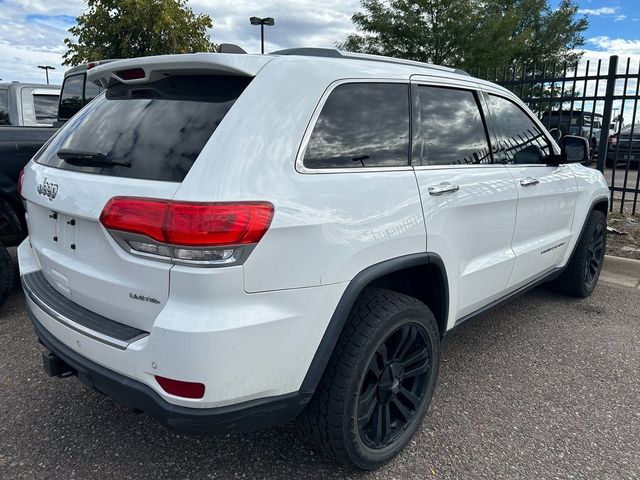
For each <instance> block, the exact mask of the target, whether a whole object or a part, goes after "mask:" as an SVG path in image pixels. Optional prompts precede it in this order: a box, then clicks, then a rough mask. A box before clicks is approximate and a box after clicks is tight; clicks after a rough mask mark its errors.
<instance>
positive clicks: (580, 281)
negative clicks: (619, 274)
mask: <svg viewBox="0 0 640 480" xmlns="http://www.w3.org/2000/svg"><path fill="white" fill-rule="evenodd" d="M606 248H607V218H606V216H605V214H604V213H602V212H601V211H599V210H594V211H593V212H591V214H590V215H589V218H588V219H587V224H586V225H585V227H584V231H583V233H582V236H581V237H580V240H579V241H578V245H577V246H576V250H575V252H574V253H573V257H572V258H571V260H570V261H569V264H568V265H567V268H566V269H565V270H564V272H562V275H561V276H560V277H559V278H558V279H556V280H555V281H554V284H553V285H554V287H555V288H554V289H555V290H557V291H559V292H561V293H564V294H566V295H570V296H572V297H577V298H585V297H588V296H589V295H591V293H592V292H593V289H594V288H595V287H596V284H597V283H598V278H599V277H600V271H601V270H602V264H603V263H604V254H605V251H606Z"/></svg>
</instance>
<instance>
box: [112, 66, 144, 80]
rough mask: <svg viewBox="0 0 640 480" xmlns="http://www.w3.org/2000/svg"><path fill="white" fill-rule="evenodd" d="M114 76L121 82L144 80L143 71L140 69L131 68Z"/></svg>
mask: <svg viewBox="0 0 640 480" xmlns="http://www.w3.org/2000/svg"><path fill="white" fill-rule="evenodd" d="M116 75H117V76H118V77H120V78H121V79H122V80H139V79H141V78H144V70H143V69H142V68H131V69H129V70H120V71H117V72H116Z"/></svg>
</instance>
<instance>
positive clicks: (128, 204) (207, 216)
mask: <svg viewBox="0 0 640 480" xmlns="http://www.w3.org/2000/svg"><path fill="white" fill-rule="evenodd" d="M272 217H273V205H271V204H270V203H266V202H237V203H194V202H174V201H168V200H154V199H148V198H133V197H115V198H112V199H111V200H109V202H108V203H107V205H106V206H105V207H104V210H103V211H102V214H101V215H100V222H101V223H102V224H103V225H104V226H105V228H107V229H108V230H109V232H110V233H111V234H112V235H113V237H114V238H115V239H116V241H118V243H120V244H121V245H122V246H124V247H125V248H127V249H129V250H130V251H132V253H139V254H143V255H154V256H159V257H164V258H166V257H169V258H170V259H172V260H173V261H176V262H178V263H189V264H209V265H216V264H225V265H228V264H233V263H239V262H240V261H241V260H243V259H244V258H246V256H247V254H248V253H249V251H250V249H251V247H252V246H253V245H255V244H256V243H258V242H259V241H260V239H261V238H262V236H263V235H264V234H265V233H266V231H267V230H268V228H269V225H270V224H271V219H272Z"/></svg>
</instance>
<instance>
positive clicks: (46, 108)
mask: <svg viewBox="0 0 640 480" xmlns="http://www.w3.org/2000/svg"><path fill="white" fill-rule="evenodd" d="M33 109H34V111H35V114H36V122H37V123H47V124H51V125H52V124H53V123H54V122H55V121H57V120H58V95H34V96H33Z"/></svg>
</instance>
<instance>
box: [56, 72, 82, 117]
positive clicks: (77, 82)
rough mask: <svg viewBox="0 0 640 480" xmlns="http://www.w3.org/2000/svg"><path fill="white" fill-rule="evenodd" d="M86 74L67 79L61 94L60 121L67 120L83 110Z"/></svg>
mask: <svg viewBox="0 0 640 480" xmlns="http://www.w3.org/2000/svg"><path fill="white" fill-rule="evenodd" d="M83 82H84V74H82V73H81V74H78V75H71V76H69V77H67V78H66V79H65V81H64V84H63V85H62V93H61V94H60V119H61V120H63V119H64V120H66V119H69V118H71V117H72V116H73V114H74V113H76V112H77V111H78V110H80V109H81V108H82V87H83V85H82V84H83Z"/></svg>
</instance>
